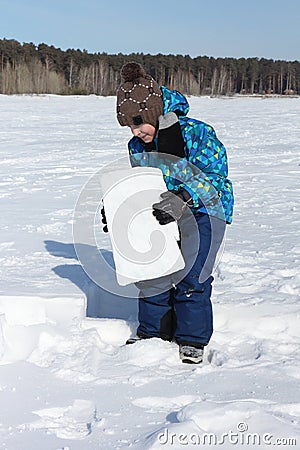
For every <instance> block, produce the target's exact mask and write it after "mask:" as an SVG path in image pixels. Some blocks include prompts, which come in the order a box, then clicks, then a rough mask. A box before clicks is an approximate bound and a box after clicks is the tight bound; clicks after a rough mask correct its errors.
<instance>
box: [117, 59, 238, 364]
mask: <svg viewBox="0 0 300 450" xmlns="http://www.w3.org/2000/svg"><path fill="white" fill-rule="evenodd" d="M121 77H122V84H121V85H120V87H119V89H118V91H117V119H118V121H119V123H120V125H121V126H129V127H130V128H131V131H132V133H133V135H134V136H133V138H132V139H131V140H130V141H129V143H128V148H129V154H130V160H131V164H132V166H137V165H148V166H157V167H160V168H161V170H162V172H163V176H164V181H165V183H166V192H164V193H163V194H162V195H161V198H162V200H161V202H158V203H156V204H154V205H153V214H154V216H155V217H156V219H157V220H158V221H159V223H160V224H161V225H164V224H167V223H169V222H171V221H174V220H176V221H177V223H178V227H179V230H180V235H181V241H180V247H181V252H182V254H183V257H184V259H185V263H186V268H185V269H184V271H180V272H177V273H175V274H173V275H172V276H167V277H161V278H159V279H157V280H145V281H141V282H138V283H136V285H137V287H138V288H139V290H140V292H139V326H138V329H137V336H136V337H134V338H131V339H129V340H128V341H127V343H128V344H131V343H134V342H136V341H137V340H140V339H148V338H151V337H159V338H161V339H165V340H169V341H172V340H175V341H176V342H177V343H178V345H179V356H180V359H181V360H182V361H183V362H185V363H195V364H199V363H200V362H202V360H203V350H204V347H205V346H206V345H207V344H208V342H209V340H210V338H211V335H212V332H213V315H212V305H211V300H210V298H211V291H212V281H213V277H212V275H211V274H212V271H213V265H214V262H215V259H216V255H217V252H218V249H219V247H220V245H221V243H222V239H223V236H224V232H225V227H226V223H231V220H232V211H233V191H232V184H231V182H230V180H229V179H228V178H227V174H228V167H227V156H226V150H225V147H224V146H223V144H222V143H221V142H220V141H219V140H218V139H217V137H216V134H215V131H214V130H213V128H212V127H211V126H209V125H208V124H206V123H204V122H201V121H199V120H195V119H191V118H188V117H187V116H186V114H187V112H188V110H189V105H188V102H187V100H186V98H185V97H184V96H183V95H182V94H181V93H179V92H178V91H174V90H170V89H168V88H167V87H164V86H159V85H158V84H157V83H156V81H155V80H154V79H153V78H152V77H151V76H150V75H148V74H146V72H145V70H144V69H143V67H142V66H141V65H140V64H137V63H135V62H130V63H127V64H125V65H124V66H123V67H122V69H121Z"/></svg>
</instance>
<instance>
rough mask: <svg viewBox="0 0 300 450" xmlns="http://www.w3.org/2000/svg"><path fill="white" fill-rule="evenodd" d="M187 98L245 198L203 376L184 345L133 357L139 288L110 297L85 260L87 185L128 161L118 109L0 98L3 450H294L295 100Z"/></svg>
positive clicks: (298, 248) (147, 345) (299, 372)
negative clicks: (79, 228)
mask: <svg viewBox="0 0 300 450" xmlns="http://www.w3.org/2000/svg"><path fill="white" fill-rule="evenodd" d="M190 103H191V114H190V115H191V116H192V117H198V118H200V119H202V120H204V121H207V122H208V123H210V124H212V125H213V126H214V127H215V129H216V131H217V134H218V136H219V138H220V139H221V140H222V141H223V142H224V144H225V145H226V147H227V149H228V156H229V164H230V178H231V179H232V181H233V183H234V188H235V200H236V205H235V215H234V222H233V225H232V226H230V227H228V231H227V240H226V246H225V250H224V253H223V256H222V259H221V262H220V263H219V265H218V267H217V270H216V273H215V283H214V292H213V304H214V314H215V333H214V335H213V339H212V341H211V343H210V344H209V346H208V348H207V350H206V356H205V362H204V364H203V366H202V367H198V366H190V365H184V364H182V363H181V362H180V361H179V359H178V349H177V346H176V345H175V344H174V343H168V342H163V341H160V340H158V339H152V340H149V341H145V342H140V343H137V344H135V345H133V346H124V345H123V344H124V342H125V340H126V339H127V338H128V337H129V336H130V335H131V334H132V333H133V332H134V330H135V327H136V314H137V300H136V298H135V295H134V289H132V291H130V287H129V288H128V287H127V286H126V287H124V288H121V290H120V291H118V292H119V294H120V295H122V293H124V297H121V296H120V295H119V296H116V295H113V294H107V293H106V292H105V290H103V289H101V288H100V287H98V286H97V285H96V284H95V283H93V282H92V281H91V280H90V279H89V278H88V277H87V275H86V274H85V272H84V270H83V269H82V268H81V265H80V262H79V261H78V259H77V256H76V252H75V249H74V245H73V239H72V216H73V210H74V207H75V204H76V201H77V198H78V196H79V194H80V192H81V190H82V188H83V186H84V184H85V183H86V182H87V181H88V180H89V178H90V177H91V176H92V175H93V174H95V173H96V172H97V171H98V170H99V169H101V168H102V167H104V166H107V165H111V166H113V167H115V165H116V163H115V162H114V161H116V160H118V159H119V158H120V157H126V155H127V146H126V141H127V139H128V138H129V131H128V130H127V129H126V128H121V127H119V126H118V124H117V122H116V119H115V99H114V98H113V97H108V98H97V97H94V96H90V97H59V96H11V97H7V96H0V118H1V129H0V152H1V160H0V173H1V181H0V183H1V192H0V202H1V216H0V221H1V245H0V260H1V281H0V364H1V365H0V405H1V409H0V450H4V449H7V450H40V449H43V450H62V449H64V450H83V449H84V450H96V449H112V448H116V449H118V448H127V447H131V448H134V449H152V450H154V449H155V450H156V449H163V448H170V449H181V448H195V447H196V446H197V445H196V444H203V442H204V444H205V445H203V446H202V447H201V448H207V449H208V448H224V449H225V450H230V449H231V448H235V449H244V448H257V449H260V448H277V447H279V446H280V448H286V449H296V448H300V433H299V431H300V424H299V415H300V390H299V379H300V362H299V341H300V338H299V313H300V305H299V302H297V300H299V287H300V275H299V259H300V256H299V254H300V244H299V227H300V218H299V211H298V205H299V164H300V162H299V153H300V144H299V142H300V127H299V123H300V99H298V98H294V99H288V98H268V99H261V98H235V99H211V98H190ZM97 239H98V245H99V248H100V250H101V253H102V254H103V256H104V259H105V260H106V261H108V262H109V263H110V264H112V257H111V249H110V243H109V238H108V237H107V236H106V235H104V234H101V233H99V235H98V238H97ZM76 245H77V246H79V247H80V245H84V244H83V243H82V242H76ZM96 270H97V271H98V272H99V273H101V272H102V271H104V268H103V267H102V266H101V264H99V267H96ZM113 282H115V281H113ZM122 289H123V290H122ZM131 292H132V297H133V298H130V297H129V295H130V293H131ZM86 304H87V305H88V311H89V314H91V315H96V314H97V316H98V318H91V317H89V318H86V313H85V311H86ZM205 433H206V434H205ZM207 433H210V434H209V435H208V434H207ZM296 439H297V442H295V440H296Z"/></svg>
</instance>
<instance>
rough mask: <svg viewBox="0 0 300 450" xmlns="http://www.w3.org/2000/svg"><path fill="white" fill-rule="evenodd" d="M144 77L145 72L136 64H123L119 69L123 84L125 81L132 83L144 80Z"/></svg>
mask: <svg viewBox="0 0 300 450" xmlns="http://www.w3.org/2000/svg"><path fill="white" fill-rule="evenodd" d="M145 76H146V72H145V70H144V68H143V67H142V66H141V65H140V64H138V63H136V62H129V63H127V64H124V66H123V67H122V69H121V78H122V81H123V82H124V83H126V81H134V80H136V79H137V78H145Z"/></svg>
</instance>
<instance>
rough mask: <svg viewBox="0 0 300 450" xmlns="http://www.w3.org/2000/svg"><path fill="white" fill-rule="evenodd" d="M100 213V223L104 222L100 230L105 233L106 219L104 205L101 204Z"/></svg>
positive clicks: (106, 230)
mask: <svg viewBox="0 0 300 450" xmlns="http://www.w3.org/2000/svg"><path fill="white" fill-rule="evenodd" d="M101 215H102V223H103V224H104V225H103V227H102V230H103V231H104V233H107V232H108V228H107V220H106V215H105V210H104V206H102V208H101Z"/></svg>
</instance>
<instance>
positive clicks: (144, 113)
mask: <svg viewBox="0 0 300 450" xmlns="http://www.w3.org/2000/svg"><path fill="white" fill-rule="evenodd" d="M121 79H122V84H121V85H120V87H119V89H118V91H117V119H118V121H119V123H120V125H121V126H138V125H141V124H142V123H149V124H150V125H153V126H154V127H156V125H157V121H158V117H159V116H160V115H162V113H163V101H162V93H161V90H160V88H159V86H158V84H157V83H156V81H155V80H154V79H153V78H152V77H151V76H150V75H147V74H146V72H145V70H144V68H143V67H142V66H141V65H140V64H138V63H136V62H129V63H127V64H124V66H123V67H122V69H121Z"/></svg>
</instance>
